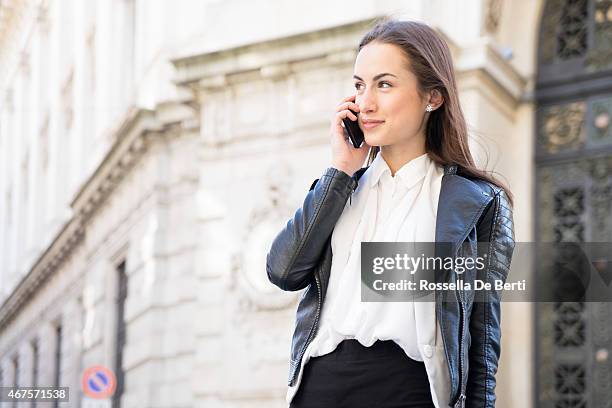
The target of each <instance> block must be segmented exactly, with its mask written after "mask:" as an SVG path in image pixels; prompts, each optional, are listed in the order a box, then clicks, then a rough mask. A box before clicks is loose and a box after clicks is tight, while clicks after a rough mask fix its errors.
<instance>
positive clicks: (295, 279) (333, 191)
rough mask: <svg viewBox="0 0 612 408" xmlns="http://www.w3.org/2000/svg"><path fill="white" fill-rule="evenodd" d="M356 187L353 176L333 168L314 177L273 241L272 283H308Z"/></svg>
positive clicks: (270, 255)
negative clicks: (297, 206)
mask: <svg viewBox="0 0 612 408" xmlns="http://www.w3.org/2000/svg"><path fill="white" fill-rule="evenodd" d="M356 188H357V181H356V180H355V179H354V178H352V177H351V176H349V175H348V174H346V173H345V172H343V171H341V170H338V169H335V168H333V167H329V168H327V169H326V170H325V172H324V173H323V175H322V176H321V178H320V179H317V180H315V182H314V183H313V184H312V186H311V187H310V191H309V192H308V194H307V195H306V198H305V199H304V203H303V204H302V207H301V208H298V210H297V211H296V212H295V215H294V216H293V218H291V219H289V221H287V224H286V225H285V227H284V228H283V229H282V230H281V231H280V232H279V233H278V235H277V236H276V238H275V239H274V241H273V242H272V246H271V248H270V251H269V252H268V255H267V257H266V270H267V273H268V279H269V280H270V282H272V283H273V284H274V285H276V286H278V287H279V288H281V289H282V290H287V291H296V290H300V289H303V288H305V287H306V286H308V284H309V283H310V281H311V279H312V276H313V271H314V269H315V267H316V265H317V262H318V260H319V258H320V257H321V255H322V253H323V250H324V248H325V245H326V243H327V240H328V239H329V238H330V237H331V234H332V231H333V229H334V227H335V225H336V222H337V221H338V219H339V218H340V215H341V214H342V211H343V210H344V206H345V205H346V200H347V199H348V198H349V196H350V194H351V193H352V192H353V191H354V190H355V189H356Z"/></svg>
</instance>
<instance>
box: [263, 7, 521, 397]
mask: <svg viewBox="0 0 612 408" xmlns="http://www.w3.org/2000/svg"><path fill="white" fill-rule="evenodd" d="M354 80H355V91H356V95H351V96H348V97H346V98H345V99H343V101H342V102H341V103H340V104H339V105H338V107H337V109H336V113H335V116H334V117H333V119H332V124H331V145H332V159H331V166H330V167H329V168H327V169H326V170H325V172H324V173H323V175H322V176H321V178H319V179H317V180H315V182H314V183H313V185H312V187H311V189H310V191H309V192H308V194H307V195H306V198H305V200H304V203H303V205H302V207H301V208H299V209H298V210H297V211H296V213H295V215H294V216H293V218H292V219H290V220H289V221H288V223H287V224H286V226H285V228H284V229H283V230H282V231H281V232H280V233H279V234H278V236H277V237H276V238H275V240H274V241H273V243H272V247H271V249H270V251H269V253H268V256H267V274H268V278H269V279H270V281H271V282H272V283H274V284H275V285H277V286H278V287H280V288H281V289H283V290H290V291H296V290H301V289H306V290H305V291H304V292H303V294H302V296H301V298H300V302H299V305H298V309H297V313H296V325H295V331H294V334H293V340H292V347H291V363H290V371H289V380H288V383H289V389H288V392H287V402H289V403H290V407H293V408H302V407H313V408H314V407H316V408H325V407H335V408H337V407H350V408H359V407H367V408H372V407H419V408H425V407H439V408H442V407H448V406H451V407H464V406H469V407H493V406H494V405H495V375H496V372H497V365H498V359H499V356H500V337H501V332H500V304H499V300H500V299H499V293H497V292H495V291H492V292H490V293H488V294H487V295H486V301H484V302H475V301H474V297H473V296H472V297H470V296H469V294H466V293H463V292H461V291H457V292H456V293H455V292H451V293H450V294H447V293H442V292H435V301H431V302H414V301H405V302H361V301H360V281H361V280H360V255H361V253H360V251H361V242H371V241H376V242H380V241H390V242H450V243H453V244H454V245H455V247H454V248H457V249H456V252H455V254H456V256H461V255H462V254H463V252H462V251H463V250H462V249H460V248H465V247H466V245H464V244H475V243H476V242H483V241H484V242H487V243H488V244H489V252H488V254H487V255H489V256H488V258H487V261H486V267H485V268H484V269H483V270H481V271H479V272H478V278H479V279H486V280H488V281H492V280H493V279H494V278H495V279H502V280H504V281H505V279H506V276H507V273H508V269H509V266H510V261H511V257H512V252H513V248H514V231H513V221H512V209H511V207H512V195H511V193H510V192H509V191H508V189H507V188H506V187H505V186H503V185H502V184H501V183H500V182H498V181H497V180H496V179H494V178H493V177H492V176H490V175H489V174H488V173H486V172H485V171H482V170H479V169H478V168H476V166H475V164H474V160H473V158H472V156H471V154H470V150H469V148H468V135H467V131H466V124H465V120H464V117H463V113H462V111H461V108H460V106H459V98H458V95H457V86H456V83H455V74H454V71H453V64H452V60H451V54H450V50H449V48H448V46H447V44H446V43H445V42H444V40H443V39H442V38H441V37H440V36H439V35H438V34H437V33H436V32H435V31H434V30H432V29H431V28H430V27H428V26H427V25H425V24H423V23H419V22H413V21H395V20H392V19H386V20H383V21H382V22H380V23H378V24H377V25H376V26H375V27H374V28H373V29H372V30H371V31H370V32H369V33H367V34H366V35H365V37H364V38H363V39H362V41H361V43H360V44H359V52H358V55H357V58H356V60H355V65H354ZM352 111H353V112H357V113H358V115H355V114H354V113H353V112H352ZM347 117H348V118H350V119H351V120H358V124H359V126H360V128H361V129H362V130H363V132H364V135H365V142H364V143H363V145H362V146H361V147H360V148H355V147H353V146H352V145H351V143H350V142H349V140H348V138H347V136H346V134H345V131H344V128H343V125H342V119H344V118H347ZM368 152H369V157H368V160H367V164H368V166H367V167H365V168H362V165H363V163H364V161H365V160H366V156H367V155H368ZM349 197H350V200H349ZM468 247H469V246H468ZM448 276H449V279H456V278H457V276H456V274H454V273H453V274H449V275H448ZM466 276H467V275H466ZM470 276H472V279H473V278H474V276H475V275H470Z"/></svg>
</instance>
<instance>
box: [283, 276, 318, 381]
mask: <svg viewBox="0 0 612 408" xmlns="http://www.w3.org/2000/svg"><path fill="white" fill-rule="evenodd" d="M314 277H315V282H316V284H317V290H318V293H317V296H318V301H317V313H316V314H315V321H314V324H313V325H312V328H311V329H310V333H308V338H307V339H306V343H305V344H304V347H302V350H301V351H300V356H299V357H298V360H297V361H298V366H297V369H296V370H295V372H294V373H293V377H292V378H291V384H292V385H293V384H295V383H294V381H295V377H296V376H297V374H298V373H299V371H300V366H301V365H302V357H303V356H304V352H305V351H306V348H307V347H308V345H309V344H310V342H311V341H312V337H313V334H314V333H315V331H316V328H317V325H318V323H319V315H320V312H321V303H322V302H321V283H320V282H319V274H318V273H317V272H316V271H315V273H314Z"/></svg>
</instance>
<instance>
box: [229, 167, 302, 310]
mask: <svg viewBox="0 0 612 408" xmlns="http://www.w3.org/2000/svg"><path fill="white" fill-rule="evenodd" d="M292 173H293V172H292V171H291V168H290V166H289V165H288V164H287V163H284V162H281V163H278V162H277V163H274V165H273V166H272V167H271V168H270V170H269V171H268V174H267V176H266V177H265V178H264V182H263V183H262V184H263V185H262V186H261V191H262V194H261V196H263V197H265V204H260V205H259V206H258V207H257V206H256V207H255V208H253V210H251V212H250V215H249V217H248V221H247V224H246V228H245V230H244V234H243V236H242V238H241V239H240V240H239V241H238V242H239V248H238V249H237V252H236V253H235V254H234V256H233V257H232V277H233V279H232V280H233V282H234V283H235V285H232V286H235V287H237V288H238V290H240V291H241V292H243V294H244V295H245V298H246V299H248V302H249V308H250V309H260V310H263V309H283V308H286V307H287V306H289V305H290V304H291V303H293V302H294V300H295V294H293V293H290V292H284V291H282V290H280V289H279V288H278V287H276V286H274V285H273V284H272V283H271V282H270V281H269V280H268V276H267V272H266V256H267V253H268V251H269V250H270V246H271V245H272V241H273V240H274V238H275V237H276V235H277V234H278V233H279V231H280V230H281V228H283V227H284V226H285V224H286V222H287V220H288V219H289V217H290V216H291V215H292V214H293V212H294V211H295V208H291V207H290V206H289V205H288V204H287V199H286V197H287V195H288V191H289V185H290V182H291V179H292ZM281 197H283V198H282V199H281Z"/></svg>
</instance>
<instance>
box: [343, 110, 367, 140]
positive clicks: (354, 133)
mask: <svg viewBox="0 0 612 408" xmlns="http://www.w3.org/2000/svg"><path fill="white" fill-rule="evenodd" d="M350 111H351V112H353V114H354V115H355V116H357V117H359V112H355V111H354V110H352V109H350ZM342 122H344V128H345V129H346V133H348V136H349V139H351V143H352V144H353V146H354V147H355V148H356V149H358V148H359V147H361V144H362V143H363V140H364V136H363V131H362V130H361V128H360V127H359V123H358V122H357V121H356V120H352V119H350V118H348V117H346V118H344V119H342Z"/></svg>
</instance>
